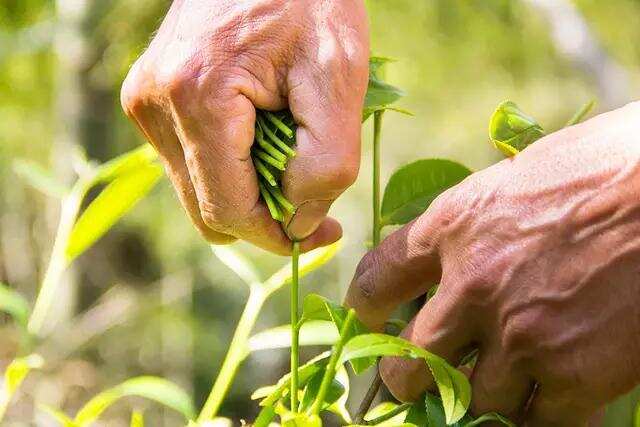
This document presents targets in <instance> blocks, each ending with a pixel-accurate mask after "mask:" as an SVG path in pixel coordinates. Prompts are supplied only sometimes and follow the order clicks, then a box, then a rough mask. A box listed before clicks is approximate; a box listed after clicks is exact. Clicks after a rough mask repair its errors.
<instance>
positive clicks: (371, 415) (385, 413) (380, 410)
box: [364, 402, 407, 427]
mask: <svg viewBox="0 0 640 427" xmlns="http://www.w3.org/2000/svg"><path fill="white" fill-rule="evenodd" d="M394 412H398V413H396V414H393V413H394ZM406 415H407V411H406V409H404V410H403V408H402V407H401V405H399V404H397V403H393V402H382V403H380V404H379V405H377V406H375V407H374V408H372V409H371V410H370V411H369V412H367V415H366V416H365V417H364V419H365V420H366V421H368V423H367V425H376V426H388V427H393V426H398V425H403V423H404V421H405V418H406ZM380 418H386V419H384V420H382V419H380ZM374 420H376V422H374Z"/></svg>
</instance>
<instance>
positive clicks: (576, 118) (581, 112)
mask: <svg viewBox="0 0 640 427" xmlns="http://www.w3.org/2000/svg"><path fill="white" fill-rule="evenodd" d="M595 106H596V100H595V99H592V100H591V101H589V102H586V103H585V104H583V105H582V106H581V107H580V108H579V109H578V110H577V111H576V112H575V113H574V114H573V116H572V117H571V118H570V119H569V121H568V122H567V124H566V125H565V127H568V126H573V125H577V124H578V123H580V122H581V121H583V120H584V119H585V117H587V115H588V114H589V113H590V112H591V110H593V107H595Z"/></svg>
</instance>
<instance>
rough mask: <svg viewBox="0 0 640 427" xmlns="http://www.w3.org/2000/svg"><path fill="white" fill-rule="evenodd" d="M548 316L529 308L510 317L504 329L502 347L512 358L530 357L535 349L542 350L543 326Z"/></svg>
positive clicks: (541, 311) (538, 310)
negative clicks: (519, 356)
mask: <svg viewBox="0 0 640 427" xmlns="http://www.w3.org/2000/svg"><path fill="white" fill-rule="evenodd" d="M546 318H547V315H546V314H545V313H544V311H543V310H540V309H534V308H528V309H525V310H522V311H520V312H519V313H516V314H513V315H511V316H508V317H507V319H506V320H505V323H504V325H503V327H502V345H503V348H504V349H505V352H506V353H507V354H509V355H510V356H511V357H516V358H517V357H518V355H523V356H524V355H529V354H531V352H532V351H533V350H535V349H540V348H541V347H542V346H543V344H544V342H543V340H542V339H541V338H542V333H541V332H542V331H541V329H542V325H543V324H544V323H545V322H546Z"/></svg>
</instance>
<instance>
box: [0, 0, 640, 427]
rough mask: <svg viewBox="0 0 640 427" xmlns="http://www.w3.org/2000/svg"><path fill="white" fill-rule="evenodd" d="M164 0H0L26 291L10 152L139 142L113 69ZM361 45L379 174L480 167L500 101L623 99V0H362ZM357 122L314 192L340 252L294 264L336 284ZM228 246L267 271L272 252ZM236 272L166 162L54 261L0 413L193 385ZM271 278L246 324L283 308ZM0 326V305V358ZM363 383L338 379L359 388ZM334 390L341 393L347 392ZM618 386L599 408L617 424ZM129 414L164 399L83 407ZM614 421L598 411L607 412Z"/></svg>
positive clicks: (48, 219)
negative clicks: (335, 229)
mask: <svg viewBox="0 0 640 427" xmlns="http://www.w3.org/2000/svg"><path fill="white" fill-rule="evenodd" d="M169 3H170V2H169V1H167V0H55V1H54V0H1V1H0V281H3V282H5V283H8V284H10V285H11V286H12V287H14V288H16V289H18V290H19V291H20V292H21V293H22V294H23V295H25V296H27V298H28V299H29V300H30V301H33V299H34V297H35V295H36V292H37V289H38V286H39V282H40V280H41V278H42V274H43V270H44V268H45V267H46V265H47V264H46V263H47V260H48V257H49V254H50V252H51V246H52V238H53V236H54V233H55V227H56V224H57V220H58V215H59V203H58V202H57V201H56V200H53V199H51V198H47V197H46V196H43V195H42V194H40V193H38V192H37V191H36V190H34V189H32V188H30V187H28V186H26V185H24V184H23V183H22V182H21V181H20V179H19V178H18V177H17V175H16V174H15V172H14V170H13V166H12V165H13V164H14V161H15V160H16V159H24V158H26V159H30V160H33V161H36V162H38V163H39V164H41V165H42V166H44V167H47V168H51V169H52V170H53V171H55V174H56V175H57V176H58V177H59V178H60V179H62V180H64V181H66V182H71V181H72V180H73V177H74V174H73V167H72V163H73V161H72V160H73V153H75V152H78V150H82V151H85V152H86V153H87V155H88V156H89V157H90V158H92V159H95V160H97V161H105V160H107V159H110V158H112V157H113V156H115V155H117V154H120V153H122V152H124V151H126V150H128V149H131V148H133V147H135V146H137V145H139V144H141V142H142V140H141V138H140V135H138V133H137V132H136V130H135V129H134V127H133V126H132V125H131V124H130V123H128V122H127V120H126V119H125V117H124V116H123V114H122V112H121V110H120V104H119V87H120V84H121V82H122V80H123V79H124V76H125V75H126V73H127V70H128V68H129V66H130V65H131V64H132V62H133V61H134V60H135V58H136V57H137V55H139V54H140V52H141V51H142V50H143V49H144V48H145V46H146V45H147V43H148V41H149V40H150V38H151V37H152V35H153V31H154V30H155V29H156V28H157V26H158V24H159V22H160V20H161V19H162V16H163V15H164V13H165V12H166V9H167V8H168V6H169ZM368 7H369V12H370V19H371V23H372V49H373V52H374V53H376V54H380V55H385V56H389V57H393V58H395V59H397V62H396V63H395V64H392V65H391V66H389V67H388V69H387V79H388V80H389V81H390V82H391V83H393V84H395V85H397V86H400V87H402V88H404V89H405V90H406V92H407V97H406V98H405V99H404V100H403V101H401V103H400V105H401V106H402V107H405V108H407V109H409V110H411V111H413V112H414V113H415V117H406V116H402V115H394V114H392V113H389V114H387V115H386V116H385V125H384V130H383V137H384V143H383V148H382V152H383V156H382V157H383V179H386V178H387V177H388V176H389V175H390V173H391V172H392V171H393V169H395V168H396V167H398V166H399V165H401V164H403V163H406V162H408V161H411V160H413V159H417V158H422V157H445V158H452V159H455V160H458V161H460V162H462V163H464V164H466V165H467V166H469V167H471V168H472V169H481V168H483V167H486V166H488V165H490V164H491V163H493V162H495V161H497V160H498V159H499V157H500V156H499V154H498V153H497V152H496V151H495V150H494V149H493V148H492V147H491V145H490V144H489V143H488V141H487V122H488V118H489V116H490V115H491V113H492V111H493V109H494V108H495V106H496V105H497V104H498V103H499V102H500V101H502V100H504V99H511V100H514V101H516V102H517V103H518V104H519V105H520V106H521V107H523V109H525V110H526V111H528V112H530V113H531V114H532V115H534V116H535V117H537V118H538V119H539V121H540V122H541V123H542V124H543V126H545V128H548V129H552V128H554V127H558V126H560V125H561V124H562V123H563V122H565V121H566V120H567V119H568V117H570V116H571V114H572V113H573V111H574V110H575V109H576V108H577V107H578V106H580V105H581V104H582V103H584V102H585V101H588V100H589V99H591V98H595V99H597V100H598V102H599V103H598V107H597V108H598V110H599V111H606V110H608V109H611V108H614V107H618V106H621V105H623V104H624V103H626V102H629V101H631V100H633V99H638V98H639V93H640V92H639V89H640V74H639V73H638V71H639V70H640V1H639V0H607V1H601V0H600V1H598V0H576V1H570V0H421V1H416V0H371V1H369V2H368ZM369 127H370V124H368V125H366V126H365V132H364V134H363V163H362V165H363V167H362V169H361V174H360V178H359V180H358V182H357V183H356V184H355V185H354V186H353V188H351V189H350V190H349V191H348V192H347V193H346V194H345V195H344V196H343V197H342V198H341V199H340V200H339V201H338V202H337V203H336V204H335V206H334V208H333V210H332V214H333V215H334V216H335V217H337V218H338V219H339V220H340V221H341V222H342V224H343V226H344V229H345V236H346V240H345V247H344V249H343V250H342V252H341V253H340V255H339V256H338V257H337V258H336V259H335V260H334V261H332V262H331V263H330V265H329V266H327V267H325V268H324V269H323V270H322V271H321V272H318V273H315V274H313V275H312V276H310V277H309V278H308V279H306V280H305V281H304V286H303V288H304V292H308V291H311V290H313V291H314V292H320V293H323V294H325V295H327V296H329V297H332V298H336V299H339V298H341V296H342V295H343V294H344V291H345V289H346V286H347V285H348V283H349V280H350V278H351V275H352V274H353V271H354V269H355V266H356V264H357V262H358V260H359V259H360V258H361V256H362V255H363V254H364V252H365V250H366V249H365V244H364V242H365V241H367V240H368V239H369V229H370V223H371V218H370V212H369V205H370V203H369V197H370V196H369V195H370V189H371V187H370V174H371V169H370V167H369V161H370V143H369V141H370V135H371V130H370V129H369ZM237 247H238V248H239V250H241V251H243V252H244V253H245V254H247V256H249V257H250V258H251V259H252V260H254V261H255V262H256V263H257V264H258V265H259V266H260V269H261V271H262V272H263V273H264V275H265V276H267V275H268V274H269V273H271V272H273V271H275V270H276V269H277V268H278V267H279V266H281V265H282V264H283V263H284V262H285V259H283V258H281V257H277V256H273V255H269V254H266V253H264V252H261V251H259V250H256V249H253V248H251V247H249V246H248V245H245V244H242V243H239V244H237ZM246 295H247V290H246V287H245V286H244V285H243V284H242V283H241V282H240V280H239V279H237V278H236V277H235V276H234V275H233V274H232V273H231V272H229V271H228V270H227V269H226V268H225V267H224V266H223V265H222V264H221V263H220V262H219V261H218V260H217V259H216V258H215V257H214V256H212V253H211V250H210V248H209V247H208V245H207V244H206V243H205V242H204V241H203V240H202V239H201V238H200V237H199V236H198V234H197V233H196V231H194V229H193V228H192V227H191V225H190V224H189V222H188V220H187V218H186V216H185V215H184V213H183V211H182V210H181V208H180V206H179V204H178V201H177V199H176V197H175V196H174V194H173V192H172V189H171V187H170V185H169V183H168V182H167V180H166V179H163V180H162V181H161V183H160V185H158V186H157V187H156V188H155V189H154V191H153V192H152V194H151V195H150V196H149V197H147V198H146V199H145V200H143V201H142V202H141V203H140V204H139V205H138V206H137V207H136V208H135V209H134V211H133V212H131V213H130V214H129V215H127V216H126V218H125V219H124V220H123V221H121V222H120V223H119V224H118V225H117V226H116V227H115V228H114V229H113V230H112V231H111V232H110V233H109V234H108V235H107V236H105V237H104V238H103V239H102V240H101V241H100V242H99V243H98V244H97V245H96V246H94V247H93V248H92V249H91V250H90V251H88V252H87V253H86V254H84V255H83V256H82V257H81V259H80V260H79V261H78V262H77V263H76V264H75V266H74V268H72V269H71V271H70V272H69V273H68V274H67V276H66V278H65V281H64V289H63V290H62V291H61V292H60V294H59V296H58V297H57V299H56V309H55V310H54V313H53V314H52V315H51V316H50V318H49V319H48V322H47V324H48V325H49V327H50V329H51V331H52V335H51V337H50V339H48V340H47V342H46V344H44V345H43V346H42V348H40V349H39V350H40V351H41V352H42V353H43V355H45V358H46V359H47V364H46V366H45V369H44V370H43V371H42V372H39V373H35V374H34V375H32V376H30V377H29V378H28V380H27V382H26V383H25V386H24V388H23V390H22V392H21V393H20V394H19V396H18V398H17V399H16V401H15V402H14V404H13V405H12V406H11V408H10V410H9V412H8V414H7V417H6V425H9V426H28V425H53V424H51V421H50V419H49V418H47V417H45V416H43V415H42V413H41V412H39V411H37V409H35V407H34V401H39V402H44V403H48V404H51V405H54V406H57V407H60V408H63V409H64V410H65V411H67V412H68V413H74V411H75V410H76V409H77V408H78V407H79V406H80V405H81V404H82V403H83V402H85V401H86V400H87V399H88V398H89V397H90V396H92V395H93V394H95V393H96V392H97V391H99V390H102V389H104V388H105V387H108V386H111V385H114V384H116V383H118V382H119V381H121V380H123V379H125V378H128V377H131V376H134V375H141V374H153V375H160V376H164V377H167V378H169V379H171V380H173V381H176V382H177V383H179V384H181V385H182V386H184V387H185V388H186V389H187V390H189V391H190V392H192V393H193V394H194V396H195V397H196V401H197V402H202V400H203V399H204V398H205V397H206V393H207V391H208V389H209V387H210V384H211V380H212V378H214V376H215V373H216V372H217V370H218V368H219V366H220V363H221V361H222V356H223V355H224V352H225V350H226V349H227V345H228V342H229V339H230V334H231V332H232V330H233V326H234V324H235V321H236V320H237V318H238V316H239V314H240V310H241V308H242V305H243V303H244V299H245V298H246ZM286 307H287V295H286V291H285V292H281V293H280V294H279V295H276V296H275V297H274V298H273V299H272V300H271V301H270V302H269V304H268V305H267V307H266V309H265V310H264V312H263V315H262V317H261V319H260V321H259V324H258V326H257V328H256V330H259V329H262V328H265V327H268V326H273V325H277V324H282V323H286V318H287V316H288V309H286ZM17 344H18V333H17V331H16V330H15V327H14V326H13V324H12V322H10V321H9V319H8V318H6V319H5V318H0V368H4V366H6V364H7V363H9V361H10V360H11V359H12V358H13V357H14V356H15V353H16V349H17ZM286 355H287V352H286V351H274V352H268V353H264V354H260V353H258V354H255V355H254V356H252V357H251V358H249V359H248V361H247V362H246V363H245V364H244V365H243V367H242V369H241V372H240V374H239V376H238V379H237V381H236V382H235V384H234V386H233V389H232V391H231V393H230V395H229V397H228V399H227V401H226V404H225V406H224V408H223V411H222V414H223V415H226V416H230V417H232V418H234V419H236V420H240V419H242V418H246V419H252V418H253V416H254V415H255V413H256V410H257V408H256V405H255V404H254V403H252V402H251V401H250V400H249V398H248V395H249V394H250V392H251V391H252V390H253V389H254V388H256V387H257V386H260V385H266V384H270V383H271V382H272V381H273V380H275V379H277V378H278V377H279V376H280V375H281V374H282V373H283V372H285V371H286V369H287V363H288V362H287V356H286ZM366 383H367V381H366V380H363V381H358V383H357V384H356V387H359V388H360V389H362V388H363V387H365V386H366ZM354 395H361V392H355V393H354ZM631 402H632V400H631V399H628V400H627V401H624V402H621V403H619V404H618V405H617V406H616V407H614V408H613V409H610V410H609V413H608V414H607V417H608V418H607V421H606V423H607V425H609V426H622V425H624V424H623V422H622V421H620V420H622V419H623V418H622V416H623V415H624V414H628V413H630V411H631V410H632V405H631ZM134 407H137V408H146V409H147V411H146V416H147V422H148V425H153V426H155V425H158V426H160V425H166V426H174V425H179V423H180V418H178V417H177V416H176V415H175V414H174V413H172V412H171V411H169V410H163V409H160V408H159V407H158V406H154V405H153V404H150V403H147V402H142V401H137V400H135V399H131V400H127V401H125V402H122V403H119V404H117V405H116V406H114V407H113V408H111V409H109V410H108V411H107V413H106V414H105V416H104V418H103V421H101V422H102V424H100V425H108V426H120V425H127V422H128V417H129V414H130V411H131V409H132V408H134ZM616 420H617V421H616Z"/></svg>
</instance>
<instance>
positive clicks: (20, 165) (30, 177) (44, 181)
mask: <svg viewBox="0 0 640 427" xmlns="http://www.w3.org/2000/svg"><path fill="white" fill-rule="evenodd" d="M13 171H14V172H15V173H16V175H18V176H19V177H20V178H21V179H22V180H24V182H26V183H27V184H29V185H30V186H32V187H33V188H35V189H36V190H38V191H40V192H42V193H44V194H46V195H48V196H51V197H55V198H58V199H61V198H62V197H64V195H65V194H67V193H68V192H69V189H68V188H67V187H65V186H64V185H63V184H62V183H60V182H58V181H57V180H56V179H55V178H54V177H53V175H52V174H51V172H49V171H48V170H46V169H45V168H43V167H42V166H40V165H38V164H37V163H35V162H32V161H30V160H22V159H20V160H15V161H14V162H13Z"/></svg>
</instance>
